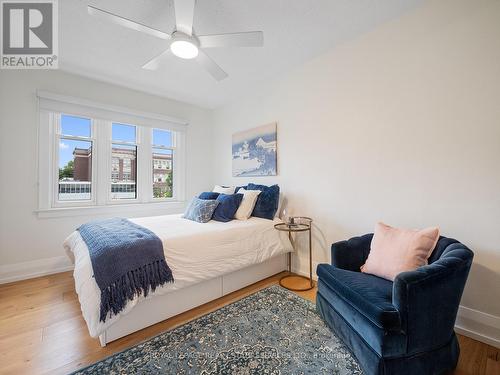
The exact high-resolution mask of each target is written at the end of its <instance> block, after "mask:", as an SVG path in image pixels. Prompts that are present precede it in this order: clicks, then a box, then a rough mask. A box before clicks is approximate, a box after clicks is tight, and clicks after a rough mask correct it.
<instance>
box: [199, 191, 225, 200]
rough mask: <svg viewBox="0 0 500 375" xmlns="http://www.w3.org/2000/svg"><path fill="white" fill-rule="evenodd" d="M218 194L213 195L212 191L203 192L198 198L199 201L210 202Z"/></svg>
mask: <svg viewBox="0 0 500 375" xmlns="http://www.w3.org/2000/svg"><path fill="white" fill-rule="evenodd" d="M219 194H220V193H215V192H213V191H205V192H203V193H201V194H200V195H199V196H198V198H200V199H210V200H215V199H217V197H218V196H219Z"/></svg>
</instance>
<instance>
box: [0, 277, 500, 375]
mask: <svg viewBox="0 0 500 375" xmlns="http://www.w3.org/2000/svg"><path fill="white" fill-rule="evenodd" d="M280 276H282V274H279V275H275V276H273V277H270V278H268V279H266V280H263V281H261V282H258V283H256V284H253V285H250V286H248V287H246V288H244V289H242V290H239V291H237V292H234V293H232V294H230V295H228V296H225V297H222V298H220V299H218V300H216V301H212V302H210V303H207V304H205V305H203V306H200V307H197V308H195V309H193V310H190V311H187V312H185V313H183V314H180V315H178V316H175V317H173V318H171V319H168V320H166V321H163V322H161V323H158V324H156V325H154V326H151V327H148V328H146V329H144V330H142V331H140V332H136V333H134V334H131V335H129V336H127V337H124V338H122V339H120V340H117V341H115V342H112V343H110V344H108V346H106V347H105V348H101V346H100V345H99V341H98V340H97V339H92V338H91V337H90V336H89V335H88V332H87V328H86V325H85V322H84V320H83V318H82V315H81V312H80V305H79V303H78V298H77V296H76V293H75V290H74V283H73V276H72V274H71V272H65V273H60V274H56V275H50V276H44V277H40V278H36V279H31V280H26V281H20V282H16V283H11V284H3V285H0V374H16V375H17V374H44V373H50V374H67V373H69V372H71V371H74V370H76V369H78V368H80V367H83V366H85V365H87V364H90V363H93V362H96V361H98V360H100V359H102V358H104V357H107V356H109V355H111V354H113V353H115V352H117V351H121V350H123V349H125V348H128V347H130V346H132V345H134V344H137V343H139V342H141V341H143V340H145V339H147V338H149V337H152V336H154V335H156V334H158V333H160V332H162V331H165V330H168V329H171V328H173V327H176V326H178V325H181V324H183V323H185V322H187V321H189V320H191V319H194V318H196V317H199V316H202V315H204V314H206V313H208V312H210V311H213V310H216V309H217V308H219V307H221V306H223V305H225V304H228V303H231V302H233V301H235V300H238V299H240V298H242V297H244V296H246V295H249V294H251V293H253V292H255V291H257V290H259V289H262V288H265V287H267V286H269V285H272V284H277V283H278V280H279V278H280ZM297 294H299V295H301V296H302V297H304V298H307V299H310V300H312V301H314V298H315V295H316V290H315V289H313V290H310V291H308V292H297ZM459 339H460V345H461V356H460V361H459V364H458V368H457V370H456V371H455V373H454V374H456V375H465V374H474V375H476V374H477V375H483V374H485V375H500V362H499V361H500V350H499V349H497V348H494V347H491V346H489V345H486V344H483V343H480V342H478V341H475V340H472V339H470V338H467V337H464V336H459Z"/></svg>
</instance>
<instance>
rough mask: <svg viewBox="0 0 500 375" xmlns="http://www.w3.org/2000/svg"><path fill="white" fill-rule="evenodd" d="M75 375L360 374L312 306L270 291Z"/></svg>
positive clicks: (274, 289)
mask: <svg viewBox="0 0 500 375" xmlns="http://www.w3.org/2000/svg"><path fill="white" fill-rule="evenodd" d="M76 374H234V375H236V374H238V375H250V374H271V375H277V374H362V372H361V369H360V367H359V365H358V363H357V362H356V360H355V358H354V357H353V356H352V354H351V353H350V352H349V350H348V349H347V348H346V347H345V345H344V344H343V343H342V342H341V341H340V340H339V339H338V338H337V337H336V336H335V335H334V334H333V333H332V332H331V331H330V330H329V329H328V327H327V326H326V325H325V323H324V322H323V321H322V320H321V318H320V317H319V316H318V314H317V313H316V309H315V305H314V304H313V303H311V302H310V301H307V300H305V299H303V298H301V297H299V296H297V295H296V294H294V293H292V292H289V291H288V290H286V289H283V288H281V287H279V286H271V287H269V288H266V289H264V290H261V291H259V292H257V293H255V294H252V295H250V296H248V297H246V298H243V299H241V300H239V301H236V302H234V303H232V304H230V305H227V306H225V307H222V308H221V309H219V310H217V311H214V312H212V313H209V314H207V315H205V316H202V317H201V318H198V319H196V320H193V321H191V322H189V323H186V324H184V325H182V326H180V327H177V328H175V329H172V330H170V331H168V332H165V333H162V334H160V335H158V336H156V337H154V338H152V339H150V340H148V341H145V342H143V343H142V344H139V345H136V346H134V347H132V348H130V349H127V350H125V351H123V352H121V353H117V354H114V355H113V356H111V357H109V358H107V359H105V360H103V361H101V362H98V363H95V364H93V365H91V366H89V367H86V368H84V369H82V370H79V371H77V372H76Z"/></svg>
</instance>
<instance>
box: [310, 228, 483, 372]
mask: <svg viewBox="0 0 500 375" xmlns="http://www.w3.org/2000/svg"><path fill="white" fill-rule="evenodd" d="M372 237H373V234H367V235H364V236H361V237H355V238H351V239H350V240H348V241H341V242H337V243H335V244H333V245H332V265H329V264H320V265H319V266H318V269H317V274H318V293H317V297H316V308H317V310H318V312H319V314H320V315H321V316H322V317H323V319H324V320H325V322H326V323H327V324H328V326H329V327H330V328H331V329H332V330H333V331H334V332H335V333H336V334H337V335H338V336H339V337H340V338H341V339H342V340H343V341H344V343H345V344H346V345H347V346H348V347H349V348H350V349H351V351H352V352H353V353H354V355H355V356H356V358H357V359H358V361H359V363H360V365H361V367H362V368H363V371H364V372H365V373H366V374H383V375H388V374H404V375H413V374H418V375H423V374H442V373H446V372H448V371H450V370H453V369H454V368H455V367H456V364H457V361H458V356H459V353H460V348H459V345H458V341H457V338H456V335H455V332H454V330H453V327H454V325H455V319H456V316H457V311H458V306H459V303H460V299H461V297H462V292H463V289H464V286H465V282H466V280H467V276H468V274H469V270H470V267H471V264H472V258H473V256H474V254H473V252H472V251H471V250H469V249H468V248H467V247H466V246H465V245H463V244H461V243H460V242H458V241H456V240H454V239H451V238H446V237H440V239H439V241H438V243H437V245H436V248H435V249H434V251H433V253H432V254H431V256H430V258H429V264H428V265H426V266H424V267H420V268H418V269H417V270H415V271H411V272H403V273H401V274H399V275H398V276H397V277H396V279H395V280H394V282H392V281H389V280H385V279H382V278H379V277H376V276H373V275H368V274H364V273H361V272H360V271H359V269H360V267H361V265H363V264H364V262H365V261H366V258H367V257H368V253H369V252H370V243H371V240H372Z"/></svg>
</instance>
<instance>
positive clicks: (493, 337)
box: [455, 306, 500, 348]
mask: <svg viewBox="0 0 500 375" xmlns="http://www.w3.org/2000/svg"><path fill="white" fill-rule="evenodd" d="M455 330H456V331H457V332H458V333H460V334H462V335H464V336H468V337H470V338H473V339H474V340H478V341H481V342H484V343H486V344H488V345H491V346H494V347H497V348H500V316H496V315H491V314H487V313H485V312H482V311H479V310H474V309H471V308H470V307H465V306H460V308H459V309H458V316H457V321H456V323H455Z"/></svg>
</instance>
